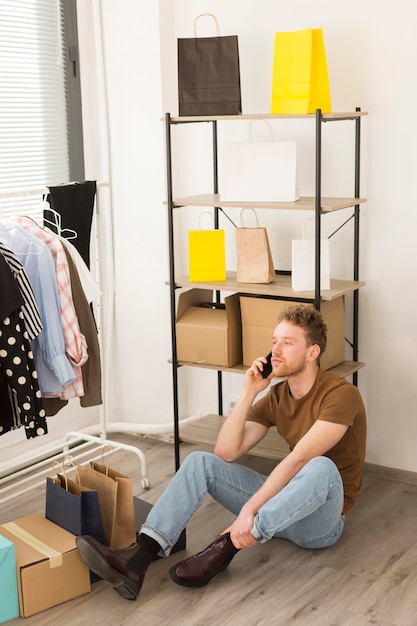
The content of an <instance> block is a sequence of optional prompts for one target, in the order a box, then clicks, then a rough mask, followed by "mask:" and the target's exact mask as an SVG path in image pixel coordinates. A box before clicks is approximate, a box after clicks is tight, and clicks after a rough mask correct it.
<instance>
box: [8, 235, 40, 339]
mask: <svg viewBox="0 0 417 626" xmlns="http://www.w3.org/2000/svg"><path fill="white" fill-rule="evenodd" d="M0 253H1V254H2V255H3V257H4V260H5V261H6V262H7V265H8V266H9V268H10V270H11V272H12V274H13V276H14V277H15V279H16V282H17V285H18V287H19V291H20V293H21V294H22V297H23V299H24V301H25V302H24V304H22V306H21V311H22V313H23V319H24V320H25V326H26V330H27V333H28V338H29V341H32V340H33V339H35V337H37V336H38V335H39V333H40V332H41V330H42V320H41V316H40V313H39V309H38V305H37V303H36V299H35V294H34V293H33V289H32V285H31V284H30V281H29V278H28V275H27V274H26V270H25V268H24V267H23V265H22V264H21V262H20V261H19V259H18V258H17V256H16V255H15V253H14V252H12V251H11V250H9V248H7V247H6V246H5V245H3V244H2V243H1V242H0Z"/></svg>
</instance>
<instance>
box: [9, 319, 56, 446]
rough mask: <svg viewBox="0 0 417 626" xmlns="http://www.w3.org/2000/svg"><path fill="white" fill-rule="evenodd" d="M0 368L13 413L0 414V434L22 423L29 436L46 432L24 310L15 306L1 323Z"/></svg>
mask: <svg viewBox="0 0 417 626" xmlns="http://www.w3.org/2000/svg"><path fill="white" fill-rule="evenodd" d="M0 370H1V375H2V377H3V381H4V382H5V383H6V384H7V387H8V390H9V399H10V401H11V407H13V409H14V410H13V417H11V416H10V415H8V416H7V415H3V414H2V415H0V435H2V434H3V433H5V432H7V431H9V430H12V429H13V428H19V427H21V426H23V427H24V428H25V433H26V437H27V438H28V439H30V438H33V437H38V436H39V435H44V434H46V433H47V432H48V429H47V424H46V418H45V410H44V407H43V403H42V398H41V392H40V389H39V383H38V380H37V373H36V368H35V362H34V360H33V354H32V351H31V347H30V342H29V338H28V333H27V331H26V327H25V322H24V319H23V314H22V312H21V311H20V309H16V310H15V311H13V312H12V313H11V314H10V315H8V316H7V317H5V318H4V319H3V321H2V323H1V324H0Z"/></svg>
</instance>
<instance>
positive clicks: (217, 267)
mask: <svg viewBox="0 0 417 626" xmlns="http://www.w3.org/2000/svg"><path fill="white" fill-rule="evenodd" d="M203 215H209V216H210V217H211V218H212V217H213V216H212V215H211V213H209V212H208V211H203V212H202V213H200V216H199V224H200V230H189V231H188V269H189V275H190V276H189V278H190V281H191V282H199V281H213V280H214V281H217V280H226V250H225V240H224V230H220V229H214V228H212V229H210V230H202V229H201V218H202V216H203Z"/></svg>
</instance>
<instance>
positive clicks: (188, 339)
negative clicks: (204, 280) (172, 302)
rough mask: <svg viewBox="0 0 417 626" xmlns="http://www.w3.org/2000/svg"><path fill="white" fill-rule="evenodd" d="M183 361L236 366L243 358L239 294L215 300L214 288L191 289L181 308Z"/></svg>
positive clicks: (180, 354)
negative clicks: (218, 301) (216, 302)
mask: <svg viewBox="0 0 417 626" xmlns="http://www.w3.org/2000/svg"><path fill="white" fill-rule="evenodd" d="M176 330H177V358H178V360H179V361H188V362H191V363H205V364H207V365H222V366H226V367H232V366H233V365H236V363H240V362H241V361H242V326H241V317H240V304H239V294H238V293H235V294H233V295H231V296H227V297H226V298H225V299H224V304H223V305H220V306H219V305H217V304H215V303H213V291H212V290H211V289H189V290H188V291H185V292H183V293H181V294H180V296H179V299H178V307H177V323H176Z"/></svg>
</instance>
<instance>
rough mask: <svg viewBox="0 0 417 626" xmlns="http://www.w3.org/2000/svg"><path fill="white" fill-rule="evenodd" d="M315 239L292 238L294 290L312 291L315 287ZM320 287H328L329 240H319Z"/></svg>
mask: <svg viewBox="0 0 417 626" xmlns="http://www.w3.org/2000/svg"><path fill="white" fill-rule="evenodd" d="M315 255H316V242H315V239H306V238H305V224H304V228H303V239H293V240H292V264H291V265H292V267H291V286H292V288H293V290H294V291H312V290H314V289H315V282H316V281H315V267H316V263H315ZM320 260H321V262H320V289H321V290H323V289H330V249H329V240H328V239H321V240H320Z"/></svg>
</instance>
